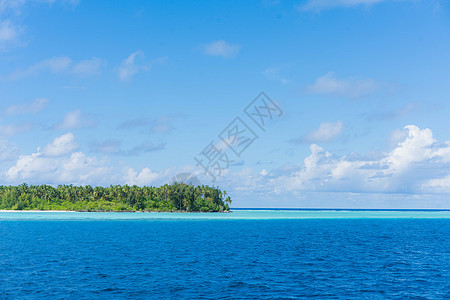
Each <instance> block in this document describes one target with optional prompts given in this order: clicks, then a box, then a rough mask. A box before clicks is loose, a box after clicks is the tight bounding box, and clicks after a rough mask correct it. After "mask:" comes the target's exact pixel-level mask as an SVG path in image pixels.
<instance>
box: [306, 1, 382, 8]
mask: <svg viewBox="0 0 450 300" xmlns="http://www.w3.org/2000/svg"><path fill="white" fill-rule="evenodd" d="M383 1H386V0H309V1H307V2H306V3H305V4H304V5H302V6H300V7H299V8H300V10H312V11H320V10H325V9H330V8H336V7H355V6H359V5H366V6H368V5H372V4H376V3H381V2H383Z"/></svg>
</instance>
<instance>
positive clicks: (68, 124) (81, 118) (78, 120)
mask: <svg viewBox="0 0 450 300" xmlns="http://www.w3.org/2000/svg"><path fill="white" fill-rule="evenodd" d="M93 125H94V121H93V120H91V119H90V118H89V117H87V116H86V115H84V114H82V113H81V111H80V110H79V109H76V110H74V111H71V112H68V113H67V114H66V115H65V116H64V119H63V120H62V122H60V123H58V124H56V125H55V126H53V128H54V129H60V130H66V129H79V128H84V127H91V126H93Z"/></svg>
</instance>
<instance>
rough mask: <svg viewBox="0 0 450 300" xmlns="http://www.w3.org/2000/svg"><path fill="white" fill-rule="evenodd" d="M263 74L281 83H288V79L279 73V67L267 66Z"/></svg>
mask: <svg viewBox="0 0 450 300" xmlns="http://www.w3.org/2000/svg"><path fill="white" fill-rule="evenodd" d="M263 75H264V76H265V77H266V78H267V79H269V80H275V81H279V82H280V83H281V84H287V83H289V80H288V79H286V78H284V77H283V76H282V75H281V69H280V68H268V69H265V70H264V71H263Z"/></svg>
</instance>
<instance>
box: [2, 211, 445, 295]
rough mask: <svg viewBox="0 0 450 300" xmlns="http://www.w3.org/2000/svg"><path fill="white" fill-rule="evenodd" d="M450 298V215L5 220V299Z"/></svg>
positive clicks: (39, 216) (37, 216)
mask: <svg viewBox="0 0 450 300" xmlns="http://www.w3.org/2000/svg"><path fill="white" fill-rule="evenodd" d="M310 297H315V298H317V299H399V298H402V299H404V298H406V299H445V298H450V211H414V210H413V211H361V210H236V211H234V212H232V213H72V212H0V298H7V299H9V298H11V299H15V298H21V299H35V298H39V299H42V298H51V299H58V298H59V299H60V298H64V299H91V298H96V299H111V298H117V299H149V298H163V299H171V298H178V299H193V298H194V299H298V298H310Z"/></svg>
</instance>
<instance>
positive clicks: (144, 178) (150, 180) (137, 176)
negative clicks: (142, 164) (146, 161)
mask: <svg viewBox="0 0 450 300" xmlns="http://www.w3.org/2000/svg"><path fill="white" fill-rule="evenodd" d="M160 177H161V174H160V173H156V172H152V171H151V170H150V169H149V168H143V169H142V170H141V171H140V172H139V173H138V172H137V171H135V170H134V169H133V168H130V169H128V172H127V174H126V176H125V177H124V180H125V183H126V184H128V185H139V186H143V185H152V184H153V185H154V182H155V181H156V180H157V179H159V178H160Z"/></svg>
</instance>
